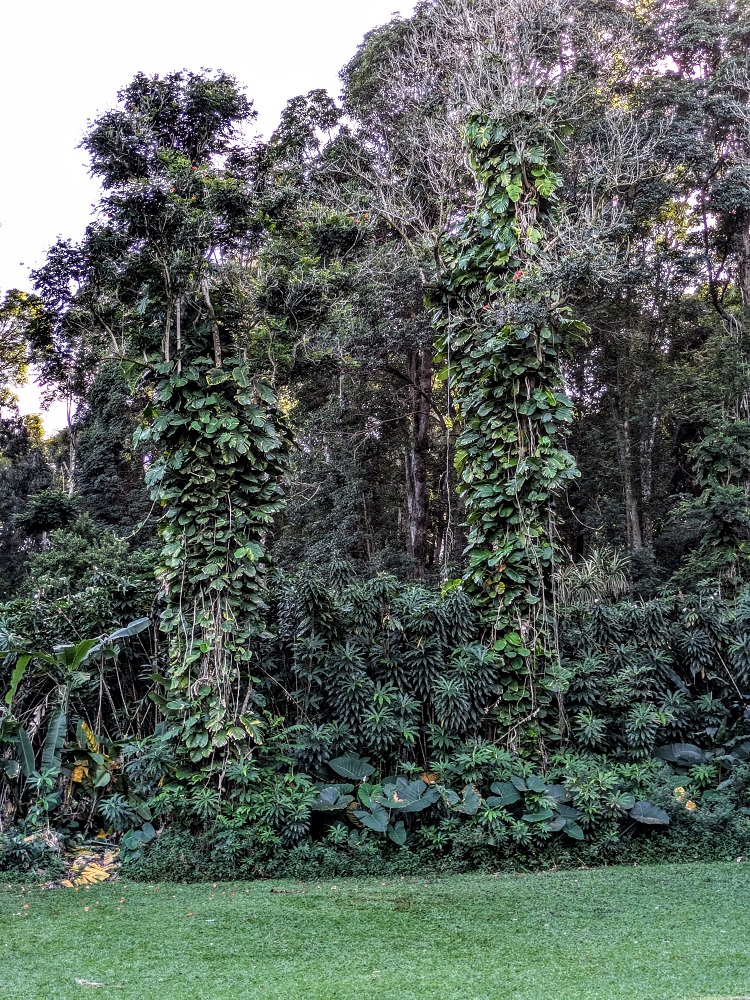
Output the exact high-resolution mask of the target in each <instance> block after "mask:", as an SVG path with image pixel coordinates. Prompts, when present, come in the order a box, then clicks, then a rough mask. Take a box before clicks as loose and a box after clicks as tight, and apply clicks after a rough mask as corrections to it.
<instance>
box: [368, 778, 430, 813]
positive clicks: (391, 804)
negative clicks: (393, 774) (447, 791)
mask: <svg viewBox="0 0 750 1000" xmlns="http://www.w3.org/2000/svg"><path fill="white" fill-rule="evenodd" d="M439 798H440V793H439V792H438V790H437V789H436V788H435V787H434V786H432V787H430V788H428V787H427V785H426V784H425V783H424V781H422V780H421V779H419V778H417V779H416V781H409V779H408V778H404V777H399V778H396V783H395V784H390V783H389V784H384V785H383V793H382V795H379V796H377V797H376V796H373V797H372V799H373V801H374V802H379V803H380V805H383V806H385V807H386V808H387V809H398V810H399V811H400V812H421V810H422V809H427V807H428V806H431V805H432V804H433V803H434V802H437V800H438V799H439Z"/></svg>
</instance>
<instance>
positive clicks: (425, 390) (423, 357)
mask: <svg viewBox="0 0 750 1000" xmlns="http://www.w3.org/2000/svg"><path fill="white" fill-rule="evenodd" d="M408 366H409V367H408V373H409V382H410V385H411V388H410V399H411V442H410V447H409V449H408V451H407V454H406V493H407V506H408V511H409V535H408V537H409V546H408V547H409V552H410V553H411V555H412V557H413V558H414V564H415V572H416V575H417V577H419V578H420V579H421V578H422V577H423V576H424V574H425V570H426V568H427V553H428V543H427V528H428V515H429V492H428V486H427V456H428V446H429V432H430V404H431V399H432V348H431V347H429V346H428V347H422V348H420V349H419V350H417V351H411V352H410V353H409V361H408Z"/></svg>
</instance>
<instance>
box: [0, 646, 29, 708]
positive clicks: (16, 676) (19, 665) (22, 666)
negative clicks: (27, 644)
mask: <svg viewBox="0 0 750 1000" xmlns="http://www.w3.org/2000/svg"><path fill="white" fill-rule="evenodd" d="M30 659H31V653H24V654H23V655H22V656H19V657H18V659H17V660H16V665H15V667H14V668H13V673H12V674H11V675H10V688H9V690H8V693H7V694H6V696H5V704H6V705H10V704H12V702H13V699H14V698H15V696H16V691H17V690H18V685H19V684H20V683H21V681H22V680H23V675H24V674H25V673H26V668H27V667H28V665H29V660H30Z"/></svg>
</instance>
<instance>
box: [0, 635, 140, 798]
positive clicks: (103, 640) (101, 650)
mask: <svg viewBox="0 0 750 1000" xmlns="http://www.w3.org/2000/svg"><path fill="white" fill-rule="evenodd" d="M149 625H150V621H149V619H148V618H138V619H137V620H136V621H133V622H130V623H129V624H128V625H125V626H124V627H123V628H120V629H117V630H116V631H114V632H112V633H110V634H109V635H105V636H101V637H99V638H98V639H84V640H82V641H81V642H77V643H61V644H60V645H58V646H54V647H53V649H52V652H51V653H44V652H41V651H38V650H28V649H26V650H24V649H15V650H8V651H7V653H6V656H12V655H16V656H17V659H16V663H15V666H14V668H13V671H12V673H11V677H10V686H9V688H8V691H7V692H6V694H5V698H4V702H5V706H4V707H3V712H2V716H0V746H1V745H2V744H6V745H9V746H11V747H13V748H14V750H15V752H16V753H17V755H18V760H14V759H11V760H2V761H0V774H4V775H5V777H6V778H14V777H18V775H19V773H23V775H24V777H25V778H26V779H27V780H31V781H32V784H34V783H36V787H37V788H39V787H41V785H43V784H46V783H47V782H48V781H49V780H50V779H51V778H53V779H54V780H53V784H54V783H55V782H56V781H57V778H58V776H59V774H60V770H61V768H62V750H63V747H64V745H65V737H66V735H67V729H68V714H67V712H68V703H69V701H70V694H71V692H72V691H74V690H75V688H76V687H78V686H79V685H80V684H83V683H85V682H86V681H87V680H88V679H89V678H90V676H91V675H90V674H88V673H86V672H85V671H84V670H82V668H83V667H85V665H86V664H87V663H88V662H89V660H91V659H92V658H93V657H94V656H103V655H111V654H113V653H116V643H117V642H118V640H120V639H126V638H130V637H131V636H134V635H137V634H138V633H139V632H142V631H144V629H146V628H148V627H149ZM32 661H38V662H40V663H43V664H46V665H48V666H49V667H50V668H51V670H50V673H51V675H52V679H53V680H54V681H55V683H56V684H57V705H56V706H55V708H54V710H53V712H52V716H51V717H50V722H49V725H48V728H47V735H46V736H45V739H44V743H43V745H42V752H41V761H40V768H39V770H37V769H36V759H35V755H34V750H33V746H32V743H31V738H30V737H29V734H28V732H27V731H26V729H24V727H23V726H22V725H21V723H20V722H19V721H18V720H17V719H16V718H14V717H13V702H14V699H15V697H16V695H17V693H18V688H19V685H20V684H21V682H22V680H23V678H24V676H25V674H26V671H27V669H28V666H29V664H30V663H31V662H32ZM43 775H44V776H45V777H44V779H43V778H42V776H43Z"/></svg>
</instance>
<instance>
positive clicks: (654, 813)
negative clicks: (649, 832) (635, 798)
mask: <svg viewBox="0 0 750 1000" xmlns="http://www.w3.org/2000/svg"><path fill="white" fill-rule="evenodd" d="M628 815H629V816H630V817H631V819H634V820H636V821H637V822H638V823H646V824H647V825H648V826H666V825H667V824H668V823H669V816H668V815H667V813H665V812H664V810H663V809H660V808H659V807H658V806H655V805H652V804H651V803H650V802H636V804H635V805H634V806H633V808H632V809H631V810H630V812H629V814H628Z"/></svg>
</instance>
